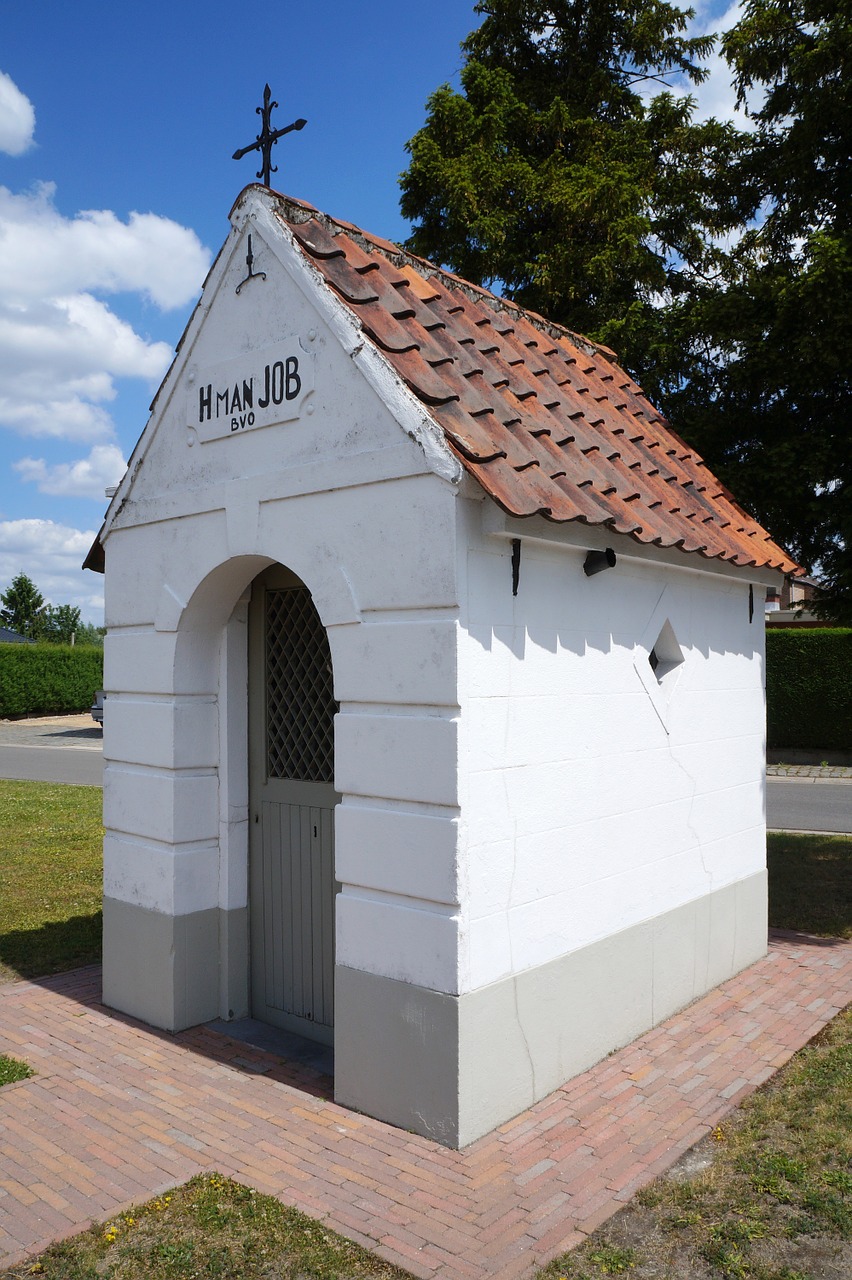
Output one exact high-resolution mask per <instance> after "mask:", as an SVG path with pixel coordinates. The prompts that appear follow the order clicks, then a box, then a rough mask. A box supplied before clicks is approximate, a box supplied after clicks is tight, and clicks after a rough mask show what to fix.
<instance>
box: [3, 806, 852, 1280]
mask: <svg viewBox="0 0 852 1280" xmlns="http://www.w3.org/2000/svg"><path fill="white" fill-rule="evenodd" d="M100 805H101V792H100V790H99V789H97V788H94V787H66V786H52V785H49V784H43V783H34V782H2V781H0V882H2V884H3V894H2V897H1V898H0V981H2V980H3V978H4V977H5V978H7V979H8V978H11V977H15V976H17V975H20V976H27V977H35V976H38V975H39V974H44V973H52V972H56V971H59V970H62V969H67V968H71V967H72V966H74V965H79V964H84V963H88V962H90V961H93V960H96V959H98V958H99V957H100V910H99V908H100V875H101V869H100V868H101V826H100ZM850 874H852V840H848V839H844V838H843V837H831V836H809V835H772V836H770V837H769V880H770V921H771V923H772V924H773V925H776V926H778V927H780V928H787V929H798V930H801V931H803V932H806V933H814V934H821V935H824V936H842V937H845V938H850V937H852V903H850ZM11 1070H20V1067H19V1066H18V1067H13V1068H11ZM0 1071H2V1059H0ZM16 1078H18V1077H16ZM0 1081H2V1075H0ZM25 1087H26V1086H25ZM618 1274H624V1275H628V1274H629V1275H631V1276H634V1277H636V1278H637V1280H651V1277H654V1278H655V1280H729V1278H731V1277H734V1278H741V1280H848V1278H849V1276H850V1275H852V1012H847V1013H846V1014H845V1015H841V1016H840V1017H839V1018H837V1019H836V1020H835V1021H834V1023H833V1024H832V1025H831V1026H829V1027H827V1028H826V1030H825V1031H824V1032H823V1034H822V1035H821V1036H820V1037H818V1039H817V1040H816V1041H814V1042H813V1043H812V1044H811V1045H808V1046H806V1048H805V1049H803V1050H802V1051H801V1053H799V1054H797V1055H796V1057H795V1058H794V1059H793V1060H792V1062H791V1063H790V1064H789V1065H788V1066H787V1067H786V1068H785V1069H784V1071H782V1072H781V1073H779V1075H778V1076H776V1077H775V1078H774V1079H773V1080H772V1081H770V1083H769V1084H768V1085H767V1086H766V1087H764V1088H763V1089H761V1090H759V1091H758V1092H757V1093H756V1094H754V1095H753V1096H752V1097H751V1098H750V1099H748V1100H747V1102H746V1103H745V1104H744V1105H743V1106H742V1107H741V1108H740V1109H739V1110H738V1111H737V1112H736V1113H734V1114H733V1115H732V1116H731V1117H730V1119H729V1120H728V1121H726V1122H725V1124H724V1125H723V1126H722V1127H721V1128H719V1129H717V1130H716V1131H715V1133H714V1134H713V1135H712V1136H711V1137H710V1138H708V1139H706V1140H705V1142H704V1143H702V1144H699V1146H698V1147H697V1148H695V1149H694V1150H693V1151H692V1152H689V1153H688V1154H687V1156H686V1157H684V1159H683V1160H682V1161H681V1162H680V1165H679V1166H678V1168H677V1169H676V1170H674V1171H673V1174H672V1175H670V1176H668V1177H666V1178H661V1179H659V1180H658V1181H657V1182H655V1183H654V1184H653V1185H652V1186H651V1187H649V1188H647V1189H646V1190H645V1191H643V1192H642V1193H641V1194H640V1195H639V1196H638V1197H637V1198H636V1199H635V1200H634V1201H633V1202H632V1203H631V1204H630V1205H628V1206H627V1207H626V1208H625V1209H624V1210H623V1211H622V1212H621V1213H620V1214H619V1215H618V1216H617V1217H616V1218H614V1219H612V1220H611V1221H610V1222H609V1223H607V1224H606V1225H605V1226H604V1227H603V1228H601V1230H600V1231H598V1232H596V1233H595V1235H594V1236H592V1237H590V1238H589V1240H588V1242H587V1243H586V1244H584V1245H583V1246H582V1248H580V1249H577V1250H575V1251H574V1252H572V1253H570V1254H567V1255H565V1257H563V1258H560V1259H557V1260H556V1261H555V1262H554V1263H552V1264H551V1265H550V1266H548V1267H547V1268H545V1269H544V1270H543V1271H541V1272H540V1273H539V1278H540V1280H557V1278H558V1277H570V1278H571V1280H597V1278H598V1277H603V1276H612V1275H618ZM34 1275H37V1276H43V1277H45V1278H46V1280H98V1278H99V1277H104V1280H184V1278H185V1277H186V1278H188V1277H194V1278H197V1280H208V1278H209V1280H214V1278H216V1280H284V1277H290V1278H291V1280H301V1278H302V1277H304V1278H305V1280H307V1277H313V1278H314V1280H344V1277H346V1278H350V1277H351V1278H353V1280H354V1278H355V1277H359V1278H360V1277H365V1278H369V1277H376V1278H381V1280H404V1278H405V1276H406V1273H405V1272H403V1271H400V1270H398V1269H396V1268H394V1267H391V1266H390V1265H388V1264H387V1263H384V1262H382V1261H381V1260H380V1259H378V1258H376V1257H375V1256H374V1255H372V1254H370V1253H368V1252H366V1251H365V1250H363V1249H361V1248H359V1246H357V1245H355V1244H352V1243H350V1242H349V1241H346V1240H344V1239H342V1238H341V1237H340V1236H336V1235H335V1234H334V1233H333V1232H331V1231H328V1230H327V1229H326V1228H324V1227H322V1226H321V1225H320V1224H319V1223H317V1222H314V1221H313V1220H312V1219H310V1218H307V1217H305V1216H304V1215H303V1214H300V1213H298V1212H297V1211H295V1210H293V1209H288V1208H286V1207H285V1206H284V1205H281V1204H279V1203H278V1201H276V1200H274V1199H272V1198H270V1197H268V1196H264V1195H261V1194H260V1193H258V1192H255V1191H252V1190H250V1189H247V1188H245V1187H242V1186H240V1185H238V1184H237V1183H234V1182H231V1181H229V1180H228V1179H225V1178H222V1177H219V1176H218V1175H216V1174H214V1175H205V1176H204V1177H200V1178H195V1179H193V1180H192V1181H191V1182H189V1183H187V1184H186V1185H185V1186H183V1187H179V1188H177V1189H175V1190H174V1191H173V1192H172V1193H171V1194H169V1195H167V1196H162V1197H160V1198H157V1199H155V1200H152V1201H149V1202H148V1203H147V1204H145V1205H142V1206H140V1207H139V1208H137V1209H134V1210H133V1211H131V1212H129V1213H124V1214H121V1215H120V1216H119V1217H117V1218H114V1219H111V1220H110V1221H109V1222H107V1223H105V1224H100V1225H98V1226H95V1227H92V1229H91V1230H90V1231H87V1232H83V1233H82V1234H81V1235H79V1236H76V1237H74V1238H73V1239H71V1240H68V1241H65V1242H63V1243H62V1244H59V1245H56V1246H54V1247H53V1248H51V1249H49V1250H48V1251H47V1252H46V1253H44V1254H42V1255H41V1256H40V1257H39V1258H38V1259H31V1260H30V1261H28V1262H27V1263H26V1264H24V1265H22V1266H20V1267H18V1268H15V1269H13V1270H12V1271H7V1272H4V1273H2V1275H0V1280H13V1278H14V1280H19V1278H20V1280H23V1277H29V1276H34Z"/></svg>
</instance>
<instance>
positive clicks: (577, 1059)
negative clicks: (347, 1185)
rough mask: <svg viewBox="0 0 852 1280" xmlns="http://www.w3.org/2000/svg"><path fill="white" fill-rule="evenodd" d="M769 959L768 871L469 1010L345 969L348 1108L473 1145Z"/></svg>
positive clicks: (339, 1060)
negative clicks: (743, 971)
mask: <svg viewBox="0 0 852 1280" xmlns="http://www.w3.org/2000/svg"><path fill="white" fill-rule="evenodd" d="M765 952H766V874H765V872H763V873H761V874H759V875H756V876H753V877H750V878H749V879H747V880H742V881H740V882H739V883H737V884H734V885H730V886H728V887H727V888H725V889H721V890H719V891H718V892H717V893H714V894H712V895H709V896H708V897H706V898H701V899H699V900H697V901H695V902H691V903H688V904H687V905H686V906H683V907H679V908H677V909H676V910H674V911H670V912H667V913H666V914H664V915H661V916H658V917H656V918H655V919H653V920H648V921H644V922H643V923H642V924H639V925H636V926H634V927H633V928H630V929H626V930H624V931H623V932H622V933H618V934H615V935H614V936H612V937H610V938H606V939H604V940H602V941H600V942H597V943H594V944H593V945H592V946H589V947H585V948H584V949H582V950H581V951H576V952H573V953H572V954H570V955H567V956H564V957H562V958H561V959H559V960H555V961H552V962H551V963H550V964H547V965H542V966H541V967H539V968H536V969H530V970H527V971H525V972H524V973H520V974H518V975H516V976H515V977H514V978H507V979H505V980H504V981H501V982H497V983H494V984H492V985H491V986H488V987H484V988H482V989H481V990H479V991H474V992H470V993H469V994H466V995H463V996H461V997H454V996H448V995H444V994H442V993H440V992H436V991H430V990H427V989H425V988H422V987H416V986H412V985H411V984H410V983H405V982H398V981H396V980H394V979H392V978H384V977H377V976H375V975H373V974H369V973H364V972H362V971H361V970H356V969H349V968H346V967H345V966H338V967H337V974H336V993H335V1007H336V1011H337V1016H336V1027H335V1099H336V1100H337V1101H338V1102H340V1103H342V1104H344V1105H345V1106H350V1107H354V1108H356V1109H357V1110H359V1111H363V1112H366V1113H367V1114H368V1115H372V1116H375V1117H377V1118H378V1119H381V1120H387V1121H388V1122H389V1123H391V1124H394V1125H398V1126H399V1127H400V1128H404V1129H411V1130H413V1131H414V1132H415V1133H420V1134H423V1135H424V1136H426V1137H429V1138H433V1139H435V1140H436V1141H438V1142H441V1143H443V1144H444V1145H446V1146H451V1147H461V1146H466V1145H467V1144H468V1143H470V1142H473V1141H475V1139H477V1138H479V1137H481V1136H482V1135H483V1134H486V1133H489V1132H490V1131H491V1130H492V1129H494V1128H495V1127H496V1126H497V1125H499V1124H502V1123H503V1122H504V1121H505V1120H508V1119H510V1118H511V1117H512V1116H514V1115H517V1114H518V1112H520V1111H523V1110H525V1109H526V1108H527V1107H529V1106H531V1105H532V1104H533V1103H534V1102H537V1101H538V1100H539V1099H540V1098H543V1097H546V1096H547V1094H549V1093H551V1092H552V1091H553V1090H554V1089H556V1088H558V1087H559V1086H560V1085H561V1084H564V1082H565V1081H566V1080H569V1079H571V1077H572V1076H575V1075H578V1074H579V1073H580V1072H581V1071H584V1070H586V1068H587V1067H590V1066H591V1065H592V1064H593V1063H595V1062H598V1061H600V1059H601V1058H603V1057H605V1056H606V1054H607V1053H610V1052H611V1051H612V1050H613V1049H616V1048H619V1047H621V1046H622V1045H625V1044H628V1043H629V1042H630V1041H631V1040H633V1039H635V1038H636V1037H637V1036H639V1035H641V1034H642V1032H644V1031H647V1030H648V1029H649V1028H650V1027H652V1026H654V1025H655V1024H656V1023H658V1022H660V1021H662V1020H663V1019H664V1018H667V1017H669V1016H670V1015H671V1014H673V1013H675V1012H676V1011H677V1010H678V1009H681V1008H683V1007H684V1006H685V1005H687V1004H689V1003H690V1002H691V1001H692V1000H694V999H696V998H697V997H698V996H701V995H703V994H704V993H705V992H707V991H709V990H711V989H712V988H713V987H715V986H718V984H719V983H720V982H723V981H724V980H725V979H726V978H730V977H732V976H733V975H734V974H735V973H738V972H739V971H740V970H741V969H744V968H746V966H747V965H749V964H752V963H754V961H755V960H758V959H759V958H760V957H761V956H762V955H764V954H765Z"/></svg>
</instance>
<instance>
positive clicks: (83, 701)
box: [0, 644, 104, 719]
mask: <svg viewBox="0 0 852 1280" xmlns="http://www.w3.org/2000/svg"><path fill="white" fill-rule="evenodd" d="M103 669H104V655H103V649H101V648H97V647H95V646H94V645H74V646H72V645H65V644H0V716H2V717H4V718H6V719H10V718H13V717H15V716H37V715H60V714H63V713H69V714H70V713H72V712H75V711H88V709H89V707H91V705H92V694H93V693H94V692H95V690H96V689H100V688H101V687H102V686H103V679H104V676H103Z"/></svg>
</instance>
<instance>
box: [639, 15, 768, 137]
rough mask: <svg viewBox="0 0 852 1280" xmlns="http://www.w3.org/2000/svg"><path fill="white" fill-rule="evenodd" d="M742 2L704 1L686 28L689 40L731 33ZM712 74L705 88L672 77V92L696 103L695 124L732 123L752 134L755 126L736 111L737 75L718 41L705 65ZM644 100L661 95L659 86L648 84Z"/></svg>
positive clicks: (681, 77) (670, 82)
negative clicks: (725, 5)
mask: <svg viewBox="0 0 852 1280" xmlns="http://www.w3.org/2000/svg"><path fill="white" fill-rule="evenodd" d="M742 10H743V3H742V0H735V3H734V4H730V5H728V7H727V8H725V7H724V6H722V7H720V5H719V3H718V0H705V3H700V2H699V3H698V4H697V5H695V17H694V18H692V19H691V20H690V22H689V23H688V24H687V28H686V31H685V33H684V34H685V35H686V36H690V37H691V36H703V35H712V34H713V33H714V32H715V34H716V35H717V37H721V35H722V34H723V33H724V32H725V31H730V29H731V27H733V26H735V24H736V23H737V22H739V20H740V18H741V17H742ZM703 65H704V66H706V68H707V70H708V71H709V73H710V74H709V75H708V77H707V79H706V80H705V81H704V82H703V84H693V83H692V81H691V80H689V79H688V78H687V77H686V76H675V75H672V76H671V77H669V88H670V89H671V90H672V92H673V93H676V94H684V95H686V94H688V95H689V96H690V97H691V98H694V99H695V104H696V106H695V116H694V118H695V120H709V119H710V118H711V117H715V119H716V120H722V121H725V120H729V121H731V122H732V123H733V124H735V125H736V126H737V128H738V129H742V130H744V131H751V130H752V129H753V128H754V126H753V124H752V122H751V120H750V119H749V117H748V116H747V115H746V113H745V112H744V111H743V110H742V109H741V108H738V107H737V95H736V91H735V89H734V87H733V78H734V73H733V71H732V69H731V68H730V67H729V66H728V64H727V62H726V61H725V59H724V57H723V56H722V53H721V41H720V39H718V38H717V40H716V45H715V47H714V49H713V52H712V54H711V55H710V57H709V58H708V59H707V61H706V62H705V63H704V64H703ZM640 92H641V94H642V97H643V98H646V99H650V98H653V97H655V96H656V94H658V93H660V92H662V86H661V85H660V84H659V83H656V82H653V81H649V82H648V83H647V84H646V85H644V86H643V87H642V89H641V90H640Z"/></svg>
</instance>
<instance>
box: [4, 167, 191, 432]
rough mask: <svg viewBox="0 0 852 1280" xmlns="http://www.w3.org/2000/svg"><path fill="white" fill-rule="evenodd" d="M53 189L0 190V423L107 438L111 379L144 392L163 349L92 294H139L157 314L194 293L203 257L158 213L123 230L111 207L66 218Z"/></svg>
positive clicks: (165, 353) (163, 360)
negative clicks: (133, 382) (128, 381)
mask: <svg viewBox="0 0 852 1280" xmlns="http://www.w3.org/2000/svg"><path fill="white" fill-rule="evenodd" d="M53 197H54V187H53V186H52V185H51V184H49V183H44V184H41V185H39V186H38V187H37V188H36V189H35V190H33V191H31V192H25V193H23V194H15V193H13V192H11V191H9V190H8V189H6V188H5V187H0V280H2V283H3V290H2V297H0V425H4V426H7V427H10V428H12V429H13V430H15V431H17V432H18V433H19V434H21V435H28V436H42V437H54V438H57V439H65V440H79V441H85V442H96V441H107V440H109V439H111V438H112V437H113V436H114V427H113V423H112V419H111V417H110V415H109V412H108V411H107V409H106V408H105V407H104V406H105V404H107V403H109V401H111V400H112V399H114V398H115V394H116V392H115V383H114V379H115V378H121V377H130V378H142V379H144V380H145V381H146V382H147V383H148V384H149V385H150V386H151V387H153V386H155V385H156V384H157V382H159V380H160V378H161V377H162V376H163V374H164V373H165V371H166V369H167V368H168V365H169V362H170V360H171V356H172V352H171V348H170V347H169V346H168V344H167V343H164V342H150V341H148V340H146V339H145V338H143V337H141V336H140V335H139V334H138V333H136V332H135V330H134V329H133V327H132V325H130V324H128V323H127V321H125V320H122V319H121V318H120V317H119V316H118V315H116V314H115V312H114V311H112V310H111V309H110V307H109V306H107V304H106V303H105V302H104V301H102V299H101V298H99V297H96V296H95V294H96V293H104V292H106V293H116V292H135V293H141V294H144V295H145V296H147V297H148V298H149V299H150V300H151V301H152V302H153V303H154V304H155V305H156V306H157V307H159V308H161V309H169V308H172V307H176V306H181V305H185V304H186V303H187V302H189V301H190V300H191V299H192V298H193V297H195V296H196V295H197V294H198V292H199V290H200V286H201V284H202V281H203V279H204V275H205V273H206V271H207V267H208V263H209V254H208V252H207V250H206V249H205V248H204V247H203V245H202V244H201V243H200V241H199V240H198V237H197V236H196V235H195V233H194V232H193V231H191V230H189V229H188V228H186V227H181V226H179V225H178V224H177V223H175V222H172V221H170V220H169V219H168V218H160V217H158V216H156V215H155V214H131V216H130V218H129V220H128V221H127V222H126V223H123V222H121V221H120V220H119V219H118V218H117V217H116V216H115V214H114V213H111V212H110V211H109V210H99V211H97V212H89V213H81V214H78V215H77V216H76V217H75V218H66V217H64V216H63V215H62V214H61V213H59V211H58V210H57V209H56V208H55V206H54V203H53Z"/></svg>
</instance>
